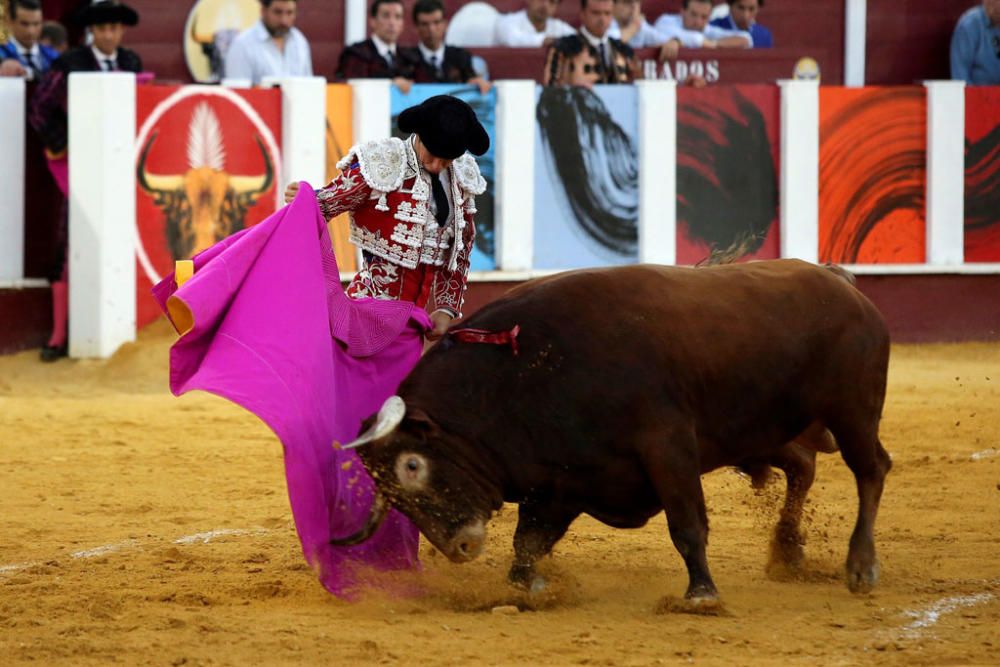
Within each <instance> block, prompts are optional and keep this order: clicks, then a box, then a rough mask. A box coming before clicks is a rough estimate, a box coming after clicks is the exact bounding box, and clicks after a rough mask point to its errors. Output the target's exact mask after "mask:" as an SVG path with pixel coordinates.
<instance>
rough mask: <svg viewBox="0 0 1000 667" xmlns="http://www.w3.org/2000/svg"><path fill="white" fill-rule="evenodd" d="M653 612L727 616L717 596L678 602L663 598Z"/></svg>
mask: <svg viewBox="0 0 1000 667" xmlns="http://www.w3.org/2000/svg"><path fill="white" fill-rule="evenodd" d="M654 611H655V612H656V613H657V614H696V615H700V616H729V615H730V614H729V612H728V611H727V610H726V608H725V606H724V605H723V604H722V601H721V600H720V599H719V596H718V594H715V595H712V596H696V597H685V598H684V599H683V600H678V599H677V598H674V597H669V596H668V597H665V598H663V599H662V600H660V601H659V602H658V603H657V605H656V608H655V609H654Z"/></svg>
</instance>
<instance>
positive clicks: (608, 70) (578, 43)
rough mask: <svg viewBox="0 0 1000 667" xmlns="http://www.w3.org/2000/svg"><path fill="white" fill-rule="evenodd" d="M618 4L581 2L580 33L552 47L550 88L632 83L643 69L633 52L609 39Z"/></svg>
mask: <svg viewBox="0 0 1000 667" xmlns="http://www.w3.org/2000/svg"><path fill="white" fill-rule="evenodd" d="M614 4H615V3H614V0H581V2H580V30H579V32H577V33H576V34H573V35H567V36H566V37H560V38H559V39H557V40H556V41H555V42H553V44H552V46H551V47H549V54H548V57H547V58H546V61H545V71H544V72H543V74H542V82H543V83H544V84H545V85H547V86H559V85H571V86H587V87H589V86H592V85H594V84H595V83H631V82H632V81H634V80H635V78H636V74H637V73H638V70H639V67H638V64H637V63H636V59H635V54H634V53H633V52H632V48H631V47H630V46H629V45H628V44H625V43H623V42H621V41H619V40H617V39H615V38H613V37H610V36H609V35H608V31H609V29H610V28H611V21H612V10H613V8H614Z"/></svg>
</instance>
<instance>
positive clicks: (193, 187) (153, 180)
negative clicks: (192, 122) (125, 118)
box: [136, 132, 274, 259]
mask: <svg viewBox="0 0 1000 667" xmlns="http://www.w3.org/2000/svg"><path fill="white" fill-rule="evenodd" d="M156 137H157V133H156V132H154V133H152V134H151V135H150V137H149V141H148V142H146V145H145V146H143V148H142V153H141V154H140V156H139V164H138V166H137V168H136V176H137V179H138V181H139V186H140V187H141V188H142V189H143V190H144V191H146V192H147V193H149V194H150V195H152V196H153V198H154V202H155V203H156V205H157V206H158V207H160V208H161V209H162V210H163V213H164V215H165V216H166V223H167V225H166V226H167V240H168V243H169V245H170V250H171V252H172V253H173V256H174V259H187V258H189V257H191V256H192V255H195V254H197V253H199V252H201V251H202V250H204V249H206V248H208V247H210V246H212V245H213V244H215V243H216V242H217V241H219V240H221V239H224V238H226V237H227V236H229V235H230V234H232V233H233V232H236V231H239V230H240V229H242V228H243V219H244V217H245V216H246V212H247V210H248V209H250V208H251V207H252V206H253V205H254V204H256V202H257V198H258V197H260V195H262V194H263V193H265V192H267V191H268V190H269V189H270V187H271V184H272V183H273V182H274V167H273V165H272V163H271V158H270V156H269V155H268V152H267V149H266V148H265V147H264V143H263V142H262V141H261V139H260V137H257V136H255V137H254V140H255V141H256V143H257V147H258V148H259V149H260V153H261V156H262V157H263V158H264V173H263V174H262V175H260V176H232V175H230V174H228V173H226V172H225V171H224V170H223V169H222V165H221V164H207V163H192V164H191V165H190V169H188V171H186V172H185V173H183V174H169V175H167V174H154V173H150V172H149V171H148V170H147V169H146V159H147V158H148V156H149V152H150V150H151V149H152V147H153V143H154V142H155V141H156Z"/></svg>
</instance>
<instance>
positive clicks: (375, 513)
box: [330, 493, 389, 547]
mask: <svg viewBox="0 0 1000 667" xmlns="http://www.w3.org/2000/svg"><path fill="white" fill-rule="evenodd" d="M388 513H389V503H387V502H386V500H385V498H384V497H382V494H381V493H376V494H375V500H374V501H372V511H371V514H369V515H368V521H367V522H365V525H364V526H362V527H361V530H359V531H358V532H356V533H354V534H353V535H348V536H347V537H331V538H330V544H332V545H333V546H335V547H350V546H354V545H355V544H361V543H362V542H364V541H365V540H367V539H368V538H369V537H371V536H372V535H374V534H375V531H376V530H378V527H379V526H381V525H382V521H383V520H384V519H385V517H386V515H387V514H388Z"/></svg>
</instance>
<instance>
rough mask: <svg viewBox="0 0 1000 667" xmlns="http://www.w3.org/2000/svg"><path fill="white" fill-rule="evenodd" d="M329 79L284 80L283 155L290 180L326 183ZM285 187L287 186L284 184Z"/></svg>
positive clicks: (282, 86)
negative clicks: (327, 94)
mask: <svg viewBox="0 0 1000 667" xmlns="http://www.w3.org/2000/svg"><path fill="white" fill-rule="evenodd" d="M325 137H326V79H324V78H323V77H321V76H310V77H290V78H288V79H283V80H282V81H281V143H282V148H281V154H282V157H283V158H284V169H283V170H282V171H283V174H284V177H285V179H286V180H287V181H289V182H291V181H308V182H309V183H311V184H312V185H313V187H321V186H322V185H325V184H326V141H325ZM282 185H284V184H282Z"/></svg>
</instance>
